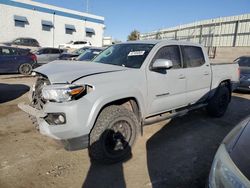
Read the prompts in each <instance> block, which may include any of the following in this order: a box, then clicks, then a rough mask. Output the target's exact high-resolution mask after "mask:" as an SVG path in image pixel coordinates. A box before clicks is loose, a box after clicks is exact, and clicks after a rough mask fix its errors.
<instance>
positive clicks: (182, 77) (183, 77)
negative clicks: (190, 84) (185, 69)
mask: <svg viewBox="0 0 250 188" xmlns="http://www.w3.org/2000/svg"><path fill="white" fill-rule="evenodd" d="M178 78H179V79H185V78H186V76H185V75H183V74H180V75H179V77H178Z"/></svg>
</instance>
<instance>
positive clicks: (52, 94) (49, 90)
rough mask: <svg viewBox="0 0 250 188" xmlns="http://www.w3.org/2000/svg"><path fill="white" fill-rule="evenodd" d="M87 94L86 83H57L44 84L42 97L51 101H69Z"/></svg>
mask: <svg viewBox="0 0 250 188" xmlns="http://www.w3.org/2000/svg"><path fill="white" fill-rule="evenodd" d="M84 94H86V88H85V86H84V85H73V84H67V85H64V84H55V85H48V86H44V88H43V89H42V98H43V99H45V100H47V101H51V102H67V101H71V100H76V99H78V98H80V97H82V96H83V95H84Z"/></svg>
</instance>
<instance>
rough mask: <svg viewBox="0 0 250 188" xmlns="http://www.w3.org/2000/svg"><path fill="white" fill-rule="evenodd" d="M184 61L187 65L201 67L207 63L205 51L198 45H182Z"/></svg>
mask: <svg viewBox="0 0 250 188" xmlns="http://www.w3.org/2000/svg"><path fill="white" fill-rule="evenodd" d="M181 49H182V55H183V62H184V65H185V66H186V67H199V66H202V65H203V64H204V63H205V58H204V54H203V51H202V49H201V48H200V47H198V46H182V47H181Z"/></svg>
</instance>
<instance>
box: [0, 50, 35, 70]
mask: <svg viewBox="0 0 250 188" xmlns="http://www.w3.org/2000/svg"><path fill="white" fill-rule="evenodd" d="M36 62H37V57H36V55H34V54H32V53H30V51H29V50H26V49H20V48H14V47H8V46H0V74H1V73H21V74H25V75H28V74H30V73H31V72H32V70H33V68H35V67H36Z"/></svg>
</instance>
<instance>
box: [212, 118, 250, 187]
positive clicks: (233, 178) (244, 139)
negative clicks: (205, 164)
mask: <svg viewBox="0 0 250 188" xmlns="http://www.w3.org/2000/svg"><path fill="white" fill-rule="evenodd" d="M249 149H250V117H248V118H246V119H245V120H243V121H242V122H241V123H239V124H238V125H237V126H236V127H235V128H234V129H233V130H232V131H231V132H230V133H229V134H228V135H227V136H226V138H225V139H224V140H223V141H222V143H221V145H220V147H219V149H218V151H217V153H216V155H215V158H214V161H213V165H212V168H211V171H210V175H209V188H221V187H226V188H236V187H242V188H248V187H250V152H249Z"/></svg>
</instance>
